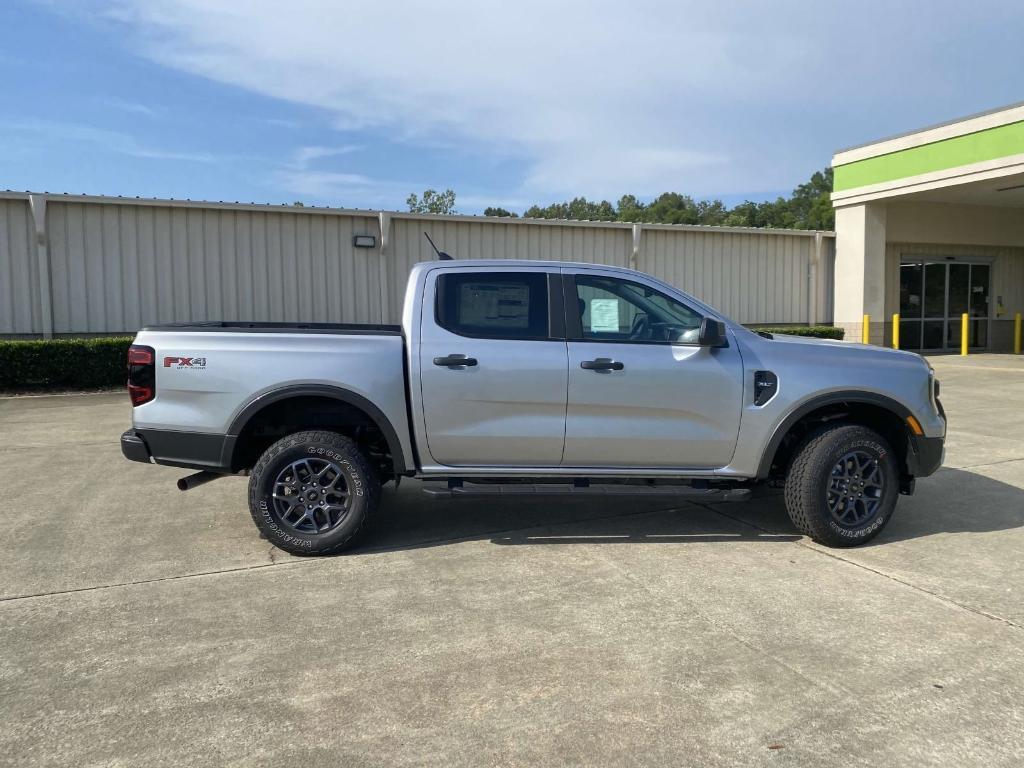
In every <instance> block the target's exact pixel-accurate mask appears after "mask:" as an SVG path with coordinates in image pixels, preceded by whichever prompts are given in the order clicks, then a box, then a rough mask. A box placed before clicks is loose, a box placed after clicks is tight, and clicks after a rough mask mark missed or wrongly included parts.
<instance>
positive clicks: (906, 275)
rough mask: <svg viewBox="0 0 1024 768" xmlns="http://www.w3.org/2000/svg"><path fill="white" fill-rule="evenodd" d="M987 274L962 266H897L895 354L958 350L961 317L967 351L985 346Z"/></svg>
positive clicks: (975, 267) (924, 263) (978, 266)
mask: <svg viewBox="0 0 1024 768" xmlns="http://www.w3.org/2000/svg"><path fill="white" fill-rule="evenodd" d="M989 272H990V267H989V265H988V264H974V263H970V262H964V261H925V260H923V259H922V260H920V261H907V262H904V263H903V264H900V349H909V350H912V351H915V352H917V351H921V350H943V349H960V318H961V315H963V313H964V312H966V313H967V314H968V315H970V318H971V319H970V321H969V323H968V325H967V332H968V337H967V343H968V346H971V347H985V346H988V325H989Z"/></svg>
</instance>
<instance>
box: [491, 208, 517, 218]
mask: <svg viewBox="0 0 1024 768" xmlns="http://www.w3.org/2000/svg"><path fill="white" fill-rule="evenodd" d="M484 216H497V217H499V218H509V219H518V218H519V214H518V213H512V211H506V210H505V209H504V208H484Z"/></svg>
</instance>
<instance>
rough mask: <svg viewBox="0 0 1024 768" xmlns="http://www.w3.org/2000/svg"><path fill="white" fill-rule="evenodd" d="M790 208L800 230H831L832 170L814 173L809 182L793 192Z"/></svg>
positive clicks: (833, 224)
mask: <svg viewBox="0 0 1024 768" xmlns="http://www.w3.org/2000/svg"><path fill="white" fill-rule="evenodd" d="M790 208H791V209H792V211H793V215H794V217H795V219H796V221H797V222H798V223H799V225H800V229H832V228H833V227H835V225H836V214H835V210H834V209H833V208H832V169H831V168H826V169H825V170H823V171H815V173H814V175H813V176H811V180H810V181H808V182H807V183H805V184H801V185H800V186H799V187H797V188H796V189H794V190H793V196H792V198H790Z"/></svg>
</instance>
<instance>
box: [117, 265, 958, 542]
mask: <svg viewBox="0 0 1024 768" xmlns="http://www.w3.org/2000/svg"><path fill="white" fill-rule="evenodd" d="M128 388H129V393H130V396H131V400H132V404H133V406H134V409H133V429H130V430H128V431H127V432H125V433H124V435H122V437H121V447H122V450H123V452H124V455H125V456H126V457H127V458H129V459H132V460H134V461H142V462H153V463H156V464H166V465H171V466H178V467H188V468H191V469H196V470H200V471H199V472H198V473H197V474H195V475H192V476H190V477H186V478H183V479H182V480H181V481H179V483H178V486H179V488H181V489H183V490H185V489H188V488H191V487H194V486H195V485H198V484H200V483H202V482H206V481H207V480H211V479H214V478H216V477H219V476H222V475H227V474H237V473H248V475H249V508H250V511H251V513H252V517H253V520H254V521H255V522H256V525H257V526H258V527H259V529H260V531H261V532H262V533H263V534H264V535H265V536H266V537H267V538H268V539H269V540H270V541H272V542H273V543H274V544H276V545H277V546H279V547H280V548H281V549H284V550H287V551H289V552H293V553H297V554H326V553H330V552H335V551H338V550H340V549H342V548H344V547H345V546H347V545H349V544H350V543H351V542H352V541H353V539H354V537H355V536H356V535H357V534H358V532H359V530H360V528H361V527H362V526H363V523H364V522H365V521H366V519H367V517H368V516H369V515H371V514H373V512H374V510H375V508H376V507H377V504H378V501H379V498H380V489H381V485H382V484H383V483H385V482H388V481H394V482H395V483H398V482H399V481H400V480H401V478H403V477H416V478H420V479H421V480H424V481H429V482H426V483H425V484H424V487H425V488H430V489H431V490H432V492H434V493H442V494H481V495H486V494H496V493H498V494H502V495H508V494H513V493H522V494H530V493H566V494H586V493H595V494H602V495H604V496H605V497H607V496H609V495H616V494H623V495H626V494H628V495H633V494H678V495H680V496H683V497H686V496H692V497H698V498H702V499H705V500H708V501H715V500H739V499H743V498H745V497H747V496H749V495H750V493H751V491H752V490H753V489H755V488H757V487H758V486H761V485H767V484H773V485H776V486H778V485H781V486H783V487H784V493H783V497H784V499H785V504H786V507H787V509H788V511H789V514H790V516H791V518H792V520H793V522H794V524H795V525H796V526H797V528H799V529H800V530H801V531H802V532H803V533H805V534H806V535H808V536H810V537H811V538H813V539H814V540H815V541H818V542H821V543H823V544H827V545H831V546H837V547H843V546H851V545H855V544H859V543H862V542H865V541H868V540H869V539H871V538H872V537H874V536H876V535H877V534H878V533H879V532H880V531H881V530H882V528H883V527H884V526H885V524H886V523H887V522H888V521H889V519H890V517H891V516H892V514H893V511H894V508H895V505H896V500H897V496H898V495H899V494H900V493H903V494H910V493H912V492H913V490H914V480H915V478H916V477H922V476H926V475H930V474H931V473H933V472H935V470H936V469H937V468H938V467H939V466H940V465H941V463H942V456H943V440H944V437H945V432H946V421H945V414H944V413H943V410H942V405H941V404H940V402H939V399H938V394H939V383H938V381H936V379H935V376H934V374H933V371H932V369H931V366H930V365H929V364H928V363H927V361H925V360H924V359H923V358H921V357H920V356H918V355H916V354H912V353H909V352H898V351H894V350H889V349H884V348H879V347H871V346H863V345H858V344H848V343H843V342H835V341H819V340H811V339H804V338H797V337H792V336H779V335H777V336H774V337H771V336H767V335H759V334H757V333H755V332H753V331H750V330H748V329H746V328H744V327H743V326H741V325H739V324H737V323H735V322H733V321H731V320H729V319H728V318H726V317H724V316H722V315H721V314H720V313H718V312H716V311H715V310H714V309H712V308H711V307H709V306H707V305H706V304H703V303H702V302H700V301H698V300H696V299H694V298H693V297H691V296H688V295H686V294H685V293H682V292H680V291H679V290H677V289H675V288H673V287H672V286H670V285H667V284H665V283H662V282H660V281H658V280H656V279H654V278H652V277H650V276H648V275H644V274H641V273H638V272H634V271H631V270H626V269H617V268H611V267H603V266H598V265H592V264H572V263H564V262H540V261H438V262H429V263H423V264H418V265H417V266H416V267H414V269H413V270H412V274H411V275H410V278H409V284H408V288H407V290H406V295H405V308H404V311H403V314H402V324H401V325H400V326H384V325H330V324H314V323H309V324H280V323H238V322H208V323H195V324H184V325H161V326H154V327H150V328H144V329H143V330H142V331H140V332H139V334H138V336H137V337H136V339H135V343H134V345H133V346H132V347H131V349H130V351H129V354H128Z"/></svg>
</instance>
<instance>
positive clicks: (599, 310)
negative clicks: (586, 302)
mask: <svg viewBox="0 0 1024 768" xmlns="http://www.w3.org/2000/svg"><path fill="white" fill-rule="evenodd" d="M590 330H591V331H596V332H599V333H618V332H619V300H618V299H591V300H590Z"/></svg>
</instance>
